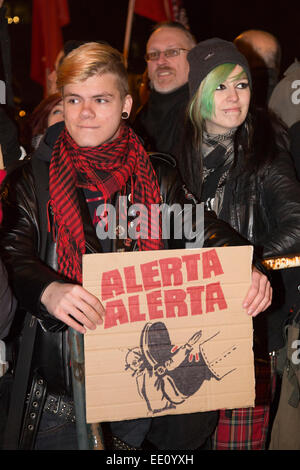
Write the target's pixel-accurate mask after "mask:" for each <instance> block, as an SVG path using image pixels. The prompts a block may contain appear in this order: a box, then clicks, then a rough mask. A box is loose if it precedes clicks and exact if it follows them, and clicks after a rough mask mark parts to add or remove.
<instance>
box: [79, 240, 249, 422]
mask: <svg viewBox="0 0 300 470" xmlns="http://www.w3.org/2000/svg"><path fill="white" fill-rule="evenodd" d="M251 262H252V247H250V246H244V247H225V248H213V249H211V248H202V249H190V250H188V249H186V250H165V251H151V252H126V253H109V254H92V255H84V257H83V286H84V287H85V288H86V289H87V290H88V291H90V292H91V293H92V294H94V295H96V296H97V297H98V298H99V299H100V301H101V302H102V304H103V305H104V306H105V308H106V316H105V320H104V324H103V325H101V326H99V327H97V329H96V330H93V331H88V333H86V335H85V338H84V342H85V381H86V412H87V422H88V423H93V422H103V421H118V420H123V419H132V418H141V417H146V416H162V415H165V414H183V413H193V412H197V411H207V410H215V409H222V408H239V407H250V406H254V400H255V379H254V360H253V351H252V342H253V337H252V318H251V317H249V316H248V315H247V314H246V312H245V311H244V310H243V308H242V302H243V300H244V298H245V296H246V293H247V291H248V289H249V287H250V284H251Z"/></svg>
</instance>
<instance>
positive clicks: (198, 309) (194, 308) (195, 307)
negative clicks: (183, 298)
mask: <svg viewBox="0 0 300 470" xmlns="http://www.w3.org/2000/svg"><path fill="white" fill-rule="evenodd" d="M186 291H187V293H188V294H189V295H190V299H191V314H192V315H201V313H203V310H202V293H203V292H204V286H193V287H188V288H187V290H186Z"/></svg>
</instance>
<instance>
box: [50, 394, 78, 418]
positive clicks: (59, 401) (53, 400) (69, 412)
mask: <svg viewBox="0 0 300 470" xmlns="http://www.w3.org/2000/svg"><path fill="white" fill-rule="evenodd" d="M44 411H47V412H48V413H51V414H53V415H56V416H60V417H62V418H63V419H64V420H65V421H68V422H70V423H75V407H74V402H73V401H71V400H70V399H69V398H68V397H65V396H62V395H54V394H51V393H49V394H47V396H46V400H45V404H44Z"/></svg>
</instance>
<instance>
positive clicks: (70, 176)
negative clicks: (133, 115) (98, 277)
mask: <svg viewBox="0 0 300 470" xmlns="http://www.w3.org/2000/svg"><path fill="white" fill-rule="evenodd" d="M128 180H131V188H132V189H131V190H132V200H131V202H132V203H134V204H143V207H145V208H146V209H147V211H143V210H142V211H141V214H140V219H141V221H144V224H143V223H142V224H141V227H142V229H143V228H145V227H148V231H147V233H144V232H145V230H144V232H142V231H141V233H140V237H139V238H138V247H139V249H140V250H155V249H161V248H162V242H161V227H160V225H159V224H157V225H156V224H153V221H151V206H152V204H158V205H159V204H160V192H159V187H158V183H157V179H156V176H155V173H154V170H153V168H152V165H151V163H150V161H149V157H148V155H147V153H146V152H145V150H144V148H143V147H142V145H141V143H140V141H139V140H138V138H137V136H136V134H135V133H134V132H133V131H132V130H131V129H130V128H128V127H127V126H123V127H122V128H121V131H120V135H119V137H117V138H116V139H115V140H113V141H112V142H108V143H105V144H103V145H100V146H98V147H79V146H78V145H77V144H76V143H75V142H74V140H73V139H72V138H71V136H70V135H69V133H68V132H67V130H66V129H64V130H63V131H62V133H61V134H60V136H59V138H58V140H57V142H56V144H55V147H54V149H53V153H52V158H51V162H50V184H49V188H50V203H51V206H52V209H53V212H54V218H55V221H56V224H57V226H58V233H57V236H56V239H57V255H58V272H60V273H62V274H63V275H64V276H65V277H66V278H68V279H70V280H73V281H77V282H80V283H81V281H82V269H81V260H82V255H83V254H84V253H85V236H84V227H83V223H82V218H81V213H80V208H79V202H78V195H77V188H87V189H89V190H91V191H101V193H102V194H103V197H104V200H105V201H107V200H108V199H109V198H110V197H111V196H112V195H113V194H115V193H116V192H118V191H122V190H124V189H125V186H126V183H127V181H128ZM157 211H158V209H157ZM156 220H158V219H156ZM151 223H152V225H151ZM150 231H151V233H150ZM151 237H152V238H151Z"/></svg>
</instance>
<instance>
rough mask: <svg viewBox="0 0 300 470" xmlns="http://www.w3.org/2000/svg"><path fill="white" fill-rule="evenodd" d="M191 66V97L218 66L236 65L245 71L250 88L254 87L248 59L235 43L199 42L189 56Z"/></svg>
mask: <svg viewBox="0 0 300 470" xmlns="http://www.w3.org/2000/svg"><path fill="white" fill-rule="evenodd" d="M187 59H188V62H189V64H190V71H189V89H190V96H193V95H194V93H195V92H196V91H197V88H198V87H199V85H200V83H201V82H202V80H204V78H205V77H206V76H207V75H208V74H209V72H211V71H212V70H213V69H214V68H216V67H217V66H218V65H222V64H227V63H230V64H236V65H240V66H241V67H243V69H244V70H245V72H246V74H247V77H248V80H249V84H250V87H251V86H252V81H251V73H250V68H249V64H248V62H247V59H246V57H245V56H244V55H243V54H241V53H240V52H239V51H238V49H237V48H236V46H235V45H234V44H233V42H229V41H224V39H219V38H212V39H207V40H206V41H202V42H199V43H198V44H197V45H196V46H195V47H194V48H193V49H191V50H190V52H189V53H188V56H187Z"/></svg>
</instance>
